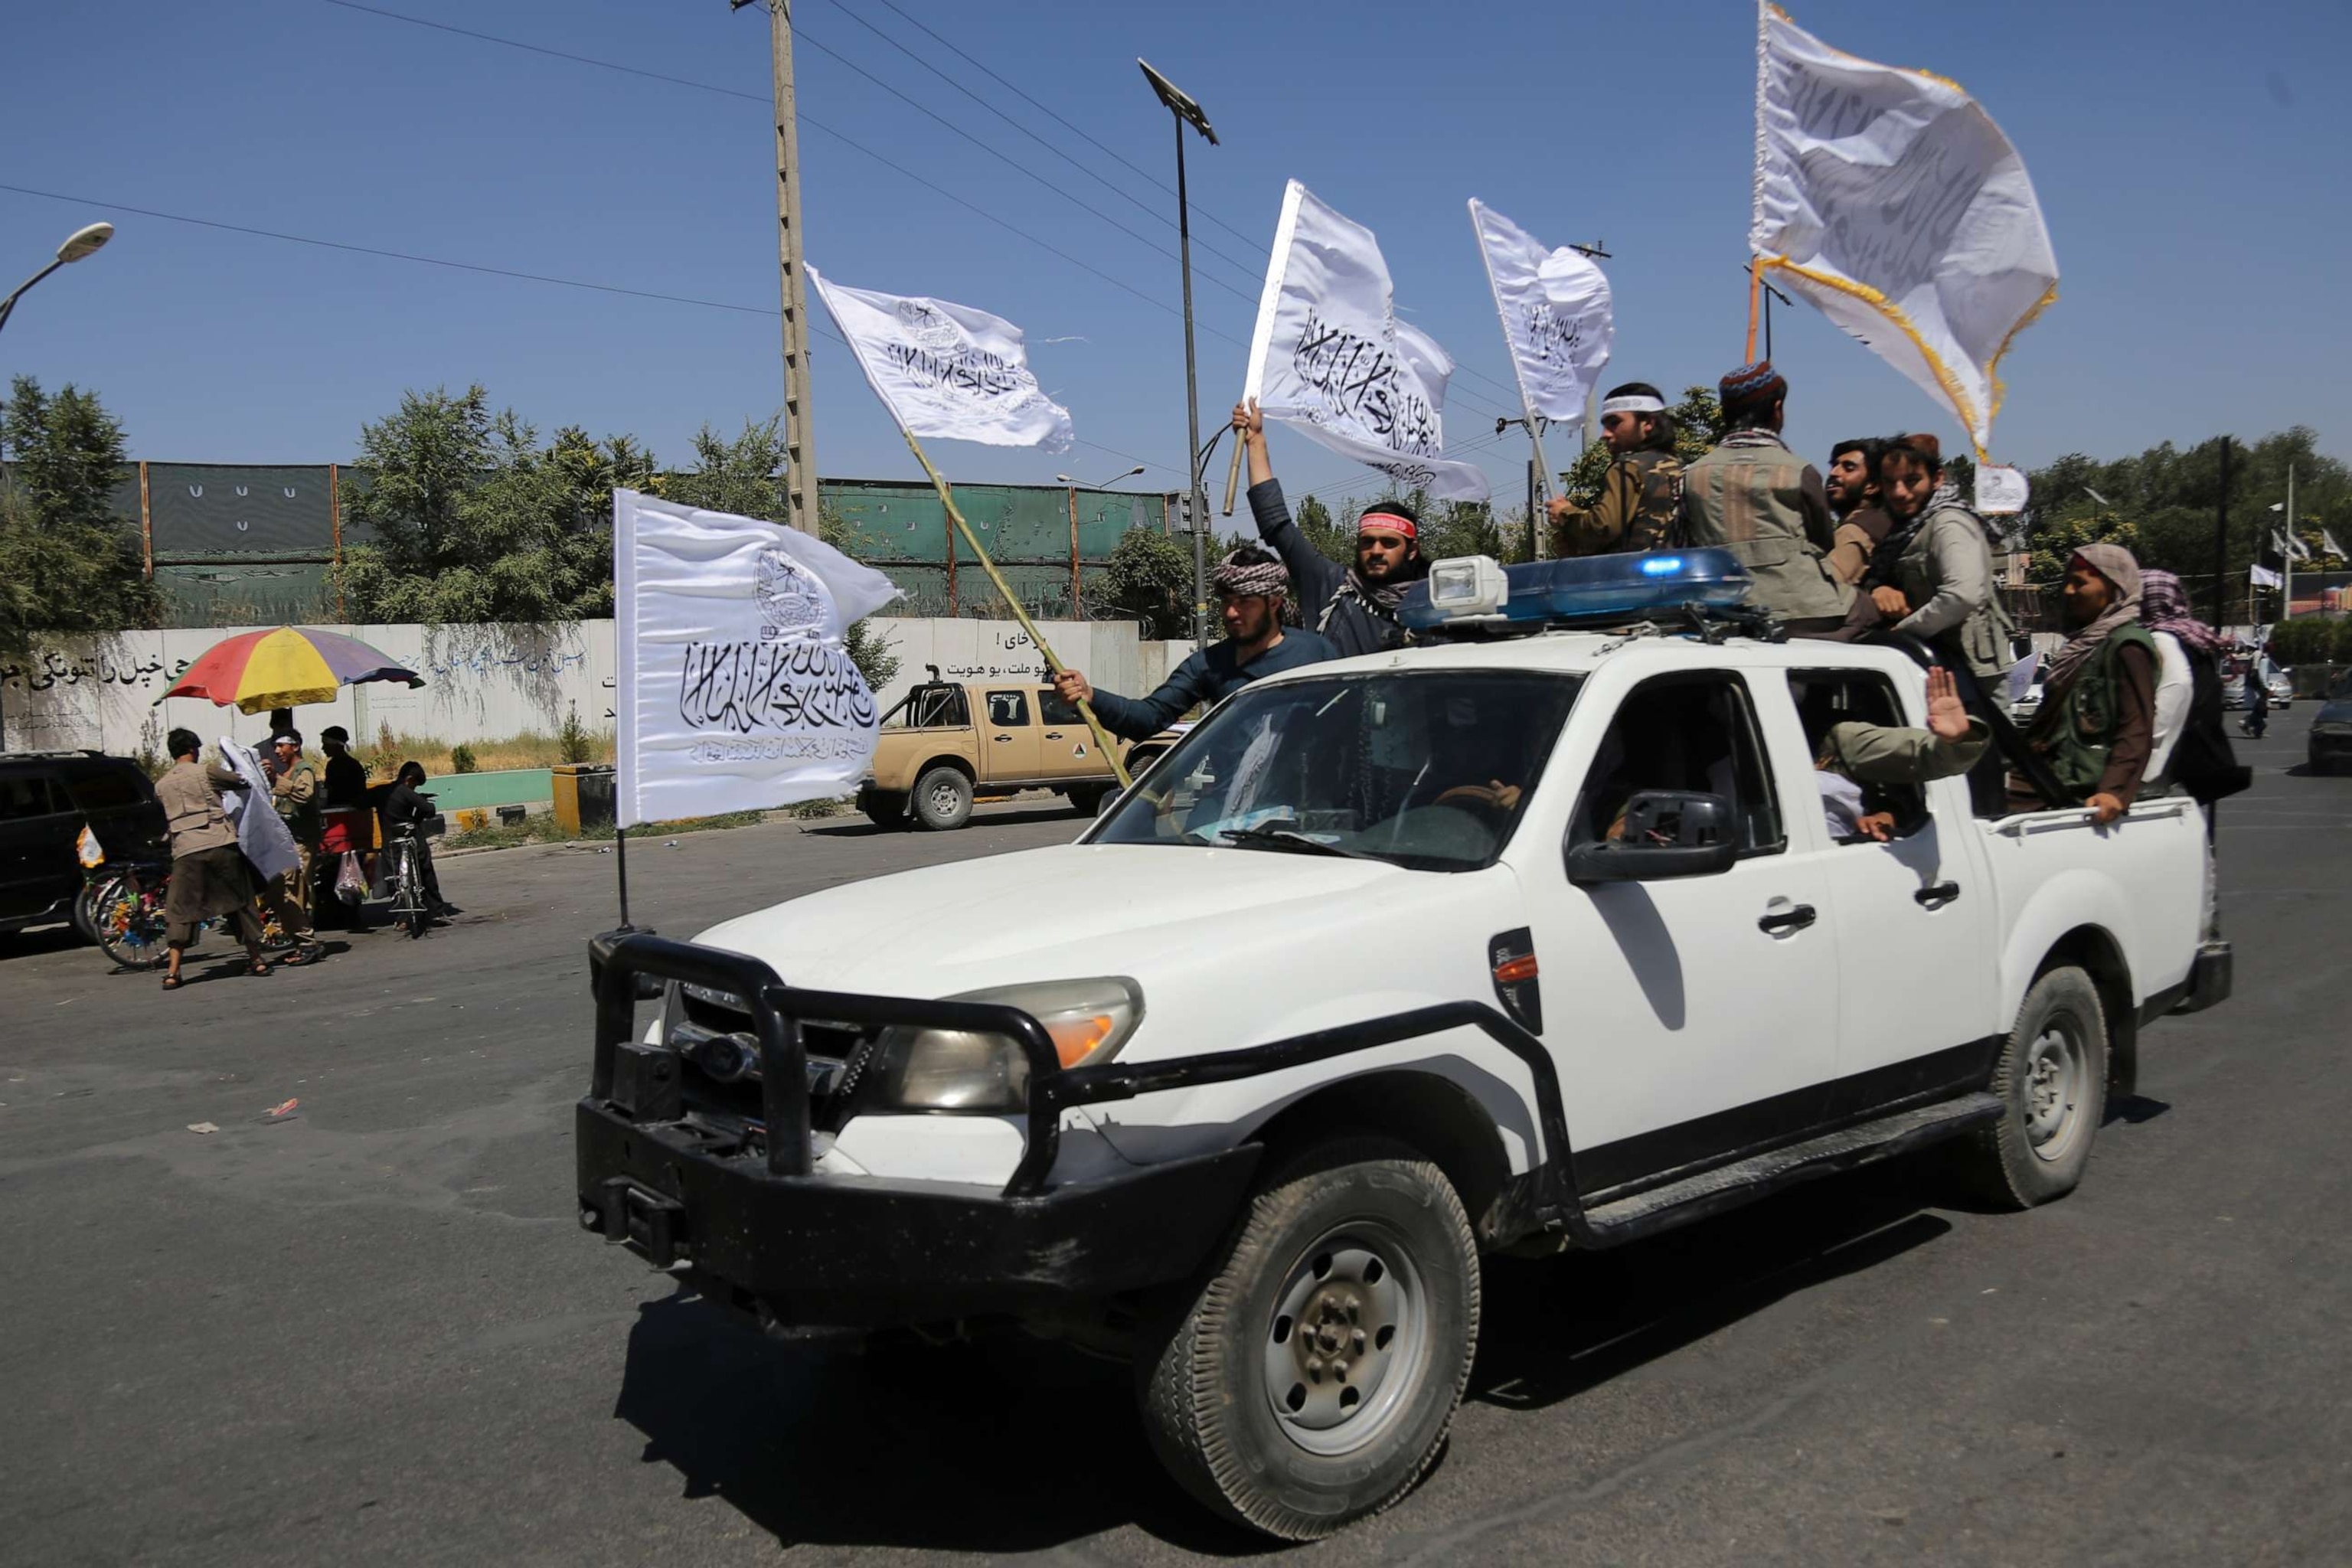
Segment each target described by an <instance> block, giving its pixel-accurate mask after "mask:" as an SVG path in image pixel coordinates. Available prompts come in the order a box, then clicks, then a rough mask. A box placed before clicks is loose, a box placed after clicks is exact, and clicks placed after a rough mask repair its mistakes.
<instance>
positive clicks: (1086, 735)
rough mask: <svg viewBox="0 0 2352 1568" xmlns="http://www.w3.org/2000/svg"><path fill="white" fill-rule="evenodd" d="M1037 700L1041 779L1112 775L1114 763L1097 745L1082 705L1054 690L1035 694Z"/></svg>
mask: <svg viewBox="0 0 2352 1568" xmlns="http://www.w3.org/2000/svg"><path fill="white" fill-rule="evenodd" d="M1032 695H1033V696H1034V697H1035V698H1036V700H1037V719H1038V725H1039V732H1038V736H1037V776H1038V777H1040V778H1048V779H1090V778H1101V777H1104V776H1106V775H1108V773H1110V759H1109V758H1108V757H1106V756H1104V755H1103V754H1102V752H1100V750H1099V749H1097V747H1096V745H1095V737H1094V731H1091V730H1089V729H1087V721H1086V717H1085V715H1083V714H1081V713H1080V712H1079V711H1078V705H1077V704H1076V703H1075V702H1072V701H1069V700H1066V699H1065V698H1064V697H1063V695H1062V694H1061V693H1060V692H1058V691H1056V690H1055V689H1053V688H1052V687H1050V686H1041V687H1038V688H1036V689H1035V690H1034V692H1033V693H1032Z"/></svg>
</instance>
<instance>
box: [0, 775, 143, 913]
mask: <svg viewBox="0 0 2352 1568" xmlns="http://www.w3.org/2000/svg"><path fill="white" fill-rule="evenodd" d="M84 827H88V828H89V830H90V831H91V832H92V833H94V834H96V835H97V836H98V842H99V847H100V848H101V849H103V850H105V851H106V858H107V859H109V860H110V861H123V860H160V859H162V858H163V857H164V855H165V854H166V852H167V851H166V847H165V832H164V825H163V807H162V806H161V805H157V804H156V803H155V786H154V785H153V784H149V783H148V782H147V775H146V774H145V773H142V772H141V771H140V768H139V764H138V763H134V762H132V761H131V759H130V758H128V757H110V756H108V755H107V754H106V753H104V752H0V931H18V930H21V929H23V928H24V927H26V926H30V925H42V924H45V923H47V922H48V921H61V920H66V919H68V918H70V917H71V915H72V913H73V904H74V897H75V895H76V894H78V893H79V892H80V891H81V880H82V877H81V861H80V859H79V857H78V856H77V855H76V854H75V852H74V846H75V843H76V841H77V840H78V839H79V838H80V837H81V830H82V829H83V828H84Z"/></svg>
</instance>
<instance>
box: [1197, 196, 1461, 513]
mask: <svg viewBox="0 0 2352 1568" xmlns="http://www.w3.org/2000/svg"><path fill="white" fill-rule="evenodd" d="M1452 374H1454V361H1453V360H1452V358H1451V357H1449V356H1448V355H1447V354H1446V353H1445V351H1444V349H1442V348H1440V347H1438V346H1437V344H1436V343H1435V342H1433V341H1432V340H1431V339H1430V338H1429V336H1428V334H1426V333H1424V332H1422V331H1418V330H1417V329H1415V328H1412V327H1409V326H1401V325H1400V324H1399V323H1398V321H1397V319H1396V306H1395V301H1394V298H1393V293H1392V290H1391V287H1390V283H1389V266H1388V262H1387V261H1386V260H1384V259H1383V258H1381V247H1380V241H1379V240H1378V239H1376V238H1375V237H1373V235H1372V231H1371V230H1370V229H1368V228H1366V227H1365V226H1363V225H1361V224H1360V223H1355V222H1352V221H1350V220H1349V219H1348V218H1346V217H1343V216H1340V215H1339V213H1337V212H1335V211H1333V210H1332V209H1331V208H1330V207H1328V206H1326V205H1324V204H1323V203H1322V202H1320V201H1318V199H1316V197H1315V195H1314V194H1313V193H1312V192H1310V191H1308V190H1307V187H1306V186H1305V185H1302V184H1299V183H1298V182H1297V180H1293V181H1291V182H1290V185H1289V188H1288V189H1287V190H1286V191H1285V192H1284V193H1283V198H1282V217H1281V220H1280V222H1279V223H1278V224H1276V227H1275V237H1274V258H1273V260H1272V262H1271V263H1270V264H1269V265H1268V267H1267V268H1266V274H1265V294H1264V295H1263V296H1262V297H1261V298H1260V300H1259V301H1258V309H1257V331H1256V332H1255V334H1254V335H1253V336H1252V338H1251V341H1250V362H1249V374H1248V377H1247V378H1246V380H1245V382H1244V385H1243V388H1242V395H1243V396H1244V397H1255V398H1256V399H1257V400H1258V403H1259V405H1260V407H1261V408H1262V409H1263V411H1264V412H1265V416H1266V417H1267V418H1269V419H1279V420H1281V421H1283V422H1284V423H1285V424H1288V425H1293V426H1297V428H1298V429H1299V430H1300V431H1302V432H1304V433H1305V434H1306V435H1307V436H1310V437H1313V438H1314V439H1315V440H1317V441H1318V442H1320V443H1322V444H1323V445H1324V446H1326V447H1330V448H1331V450H1333V451H1335V452H1338V453H1339V454H1341V455H1342V456H1344V457H1349V458H1354V459H1356V460H1357V461H1358V462H1360V463H1364V464H1367V465H1369V466H1370V467H1372V468H1378V469H1379V470H1380V471H1381V472H1382V473H1384V474H1386V475H1388V476H1389V477H1390V478H1391V479H1394V480H1395V481H1396V482H1397V483H1398V484H1400V485H1402V486H1404V487H1406V488H1408V489H1422V490H1426V491H1427V492H1428V493H1429V495H1430V496H1431V497H1432V498H1433V500H1486V493H1487V485H1486V474H1485V472H1484V471H1482V470H1481V469H1480V468H1477V466H1476V465H1475V464H1471V463H1461V462H1454V461H1452V460H1450V459H1448V458H1446V457H1445V455H1444V454H1445V422H1444V415H1445V383H1446V379H1447V378H1448V377H1449V376H1451V375H1452Z"/></svg>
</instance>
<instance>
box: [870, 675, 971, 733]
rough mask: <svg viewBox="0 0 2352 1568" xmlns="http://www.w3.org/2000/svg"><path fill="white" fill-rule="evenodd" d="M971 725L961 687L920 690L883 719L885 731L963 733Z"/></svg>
mask: <svg viewBox="0 0 2352 1568" xmlns="http://www.w3.org/2000/svg"><path fill="white" fill-rule="evenodd" d="M970 722H971V719H970V718H968V717H967V716H966V710H965V708H964V700H963V688H962V687H961V686H945V685H941V686H918V687H917V688H915V689H914V690H912V691H909V692H908V693H907V695H906V696H905V697H904V698H902V699H901V700H899V702H898V706H897V707H895V708H893V709H891V710H890V711H889V712H887V713H885V714H884V715H883V716H882V728H884V729H885V730H961V729H962V728H963V727H964V726H965V725H966V724H969V723H970Z"/></svg>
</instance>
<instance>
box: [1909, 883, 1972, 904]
mask: <svg viewBox="0 0 2352 1568" xmlns="http://www.w3.org/2000/svg"><path fill="white" fill-rule="evenodd" d="M1911 896H1912V898H1914V899H1916V900H1918V901H1919V902H1920V903H1923V904H1925V905H1927V907H1928V908H1929V909H1931V910H1940V909H1942V908H1943V907H1944V906H1945V905H1946V904H1948V903H1950V902H1951V901H1952V900H1955V899H1957V898H1958V897H1959V896H1960V885H1959V884H1958V882H1937V883H1935V884H1933V885H1932V886H1929V887H1925V888H1922V889H1919V890H1918V891H1917V892H1916V893H1914V894H1912V895H1911Z"/></svg>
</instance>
